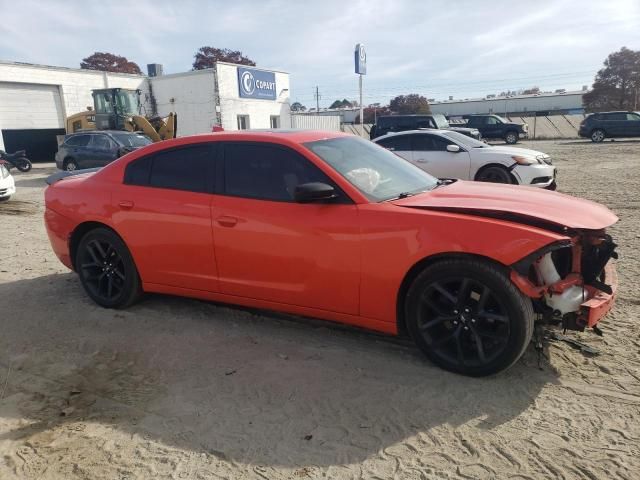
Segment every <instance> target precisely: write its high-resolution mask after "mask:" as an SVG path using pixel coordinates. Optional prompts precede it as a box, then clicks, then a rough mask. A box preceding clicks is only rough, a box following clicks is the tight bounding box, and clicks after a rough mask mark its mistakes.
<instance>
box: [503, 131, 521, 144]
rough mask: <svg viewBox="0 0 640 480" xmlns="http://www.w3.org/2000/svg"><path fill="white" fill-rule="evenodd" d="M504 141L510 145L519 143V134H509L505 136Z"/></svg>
mask: <svg viewBox="0 0 640 480" xmlns="http://www.w3.org/2000/svg"><path fill="white" fill-rule="evenodd" d="M504 141H505V142H507V143H508V144H509V145H513V144H514V143H518V132H507V134H506V135H505V136H504Z"/></svg>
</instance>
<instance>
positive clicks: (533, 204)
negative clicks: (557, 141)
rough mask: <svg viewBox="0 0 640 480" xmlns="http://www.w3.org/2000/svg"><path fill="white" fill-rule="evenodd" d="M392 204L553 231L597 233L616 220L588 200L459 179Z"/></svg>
mask: <svg viewBox="0 0 640 480" xmlns="http://www.w3.org/2000/svg"><path fill="white" fill-rule="evenodd" d="M392 203H394V204H395V205H398V206H401V207H409V208H420V209H427V210H439V211H449V212H455V213H463V214H469V215H478V216H484V217H491V218H500V219H504V220H508V221H515V222H518V223H524V224H527V225H532V226H536V227H540V228H545V229H549V230H554V231H563V230H564V229H565V228H569V229H577V230H583V229H584V230H600V229H603V228H607V227H609V226H610V225H613V224H614V223H615V222H617V221H618V217H616V216H615V215H614V214H613V212H611V210H609V209H608V208H607V207H605V206H603V205H600V204H598V203H595V202H591V201H589V200H583V199H581V198H576V197H571V196H569V195H564V194H562V193H557V192H551V191H549V190H544V189H540V188H536V187H524V186H517V185H503V184H497V183H483V182H465V181H461V180H459V181H456V182H454V183H452V184H450V185H443V186H441V187H438V188H436V189H434V190H431V191H429V192H425V193H423V194H420V195H415V196H413V197H408V198H404V199H401V200H394V201H393V202H392Z"/></svg>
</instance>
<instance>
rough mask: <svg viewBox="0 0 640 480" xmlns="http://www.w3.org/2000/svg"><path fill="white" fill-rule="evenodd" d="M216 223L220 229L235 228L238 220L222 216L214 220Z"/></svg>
mask: <svg viewBox="0 0 640 480" xmlns="http://www.w3.org/2000/svg"><path fill="white" fill-rule="evenodd" d="M216 222H218V225H220V226H222V227H235V226H236V224H237V223H238V219H237V218H236V217H230V216H229V215H222V216H221V217H218V218H217V219H216Z"/></svg>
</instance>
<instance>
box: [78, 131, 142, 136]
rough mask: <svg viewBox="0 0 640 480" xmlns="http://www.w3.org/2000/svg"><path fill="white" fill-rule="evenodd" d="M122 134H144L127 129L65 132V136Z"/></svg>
mask: <svg viewBox="0 0 640 480" xmlns="http://www.w3.org/2000/svg"><path fill="white" fill-rule="evenodd" d="M114 133H115V134H123V135H144V132H129V131H127V130H80V131H77V132H73V133H67V135H66V136H67V137H73V136H76V135H87V134H90V135H113V134H114Z"/></svg>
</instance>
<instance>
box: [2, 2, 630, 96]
mask: <svg viewBox="0 0 640 480" xmlns="http://www.w3.org/2000/svg"><path fill="white" fill-rule="evenodd" d="M0 18H1V20H0V21H1V23H2V29H1V30H0V59H2V60H10V61H19V62H32V63H41V64H47V65H60V66H66V67H79V64H80V61H81V60H82V58H83V57H86V56H88V55H90V54H92V53H93V52H94V51H107V52H111V53H115V54H118V55H123V56H125V57H127V58H128V59H129V60H132V61H135V62H136V63H138V65H140V67H141V69H142V70H143V71H146V64H147V63H162V64H164V70H165V73H175V72H181V71H186V70H190V69H191V64H192V62H193V55H194V53H195V51H196V50H197V49H198V48H199V47H201V46H203V45H211V46H215V47H220V48H222V47H227V48H232V49H238V50H241V51H242V52H243V53H244V54H245V55H247V56H249V57H250V58H252V59H253V60H255V61H256V63H257V64H258V66H260V67H265V68H273V69H279V70H284V71H287V72H289V73H290V74H291V101H292V102H293V101H296V100H298V101H300V102H302V103H303V104H305V105H307V106H311V105H313V104H314V103H315V101H314V99H313V91H314V89H315V86H316V85H318V86H319V87H320V93H321V95H322V100H321V105H324V106H328V104H329V103H331V102H332V101H333V100H335V99H336V98H344V97H346V98H349V99H356V97H357V91H358V89H357V76H356V75H355V74H354V73H353V48H354V45H355V44H356V43H358V42H362V43H364V44H365V45H366V49H367V53H368V74H367V76H366V77H365V78H364V85H365V88H364V91H365V97H364V103H365V104H366V103H373V102H383V103H385V102H388V100H389V98H391V97H393V96H395V95H398V94H407V93H419V94H422V95H425V96H426V97H428V98H436V99H446V98H447V97H448V96H449V95H453V96H454V97H455V98H467V97H475V96H483V95H486V94H490V93H499V92H500V91H503V90H507V89H511V90H515V89H519V88H527V87H530V86H533V85H537V86H539V87H541V88H542V89H543V90H547V89H556V88H567V89H579V88H580V87H581V86H582V85H584V84H589V85H590V84H591V83H592V81H593V75H594V74H595V72H596V71H597V70H598V69H599V68H600V67H601V65H602V61H603V60H604V59H605V57H606V56H607V55H608V54H609V53H610V52H612V51H615V50H618V49H619V48H620V47H622V46H627V47H629V48H632V49H635V50H638V49H640V0H605V1H602V0H595V1H593V0H562V1H561V0H551V1H548V0H536V1H528V2H521V1H516V0H485V1H476V0H459V1H455V2H453V1H447V0H415V1H400V0H385V1H378V0H366V1H364V0H362V1H361V0H351V1H345V0H322V1H316V2H311V1H294V0H289V1H284V0H258V1H242V0H234V1H228V0H227V1H205V0H199V1H197V0H193V1H187V0H181V1H175V0H173V1H164V0H154V1H149V0H130V1H118V0H113V1H105V2H97V1H96V2H93V1H91V2H90V1H86V0H85V1H78V2H75V1H65V2H62V1H60V2H56V1H53V0H48V1H45V0H41V1H36V0H0Z"/></svg>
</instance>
